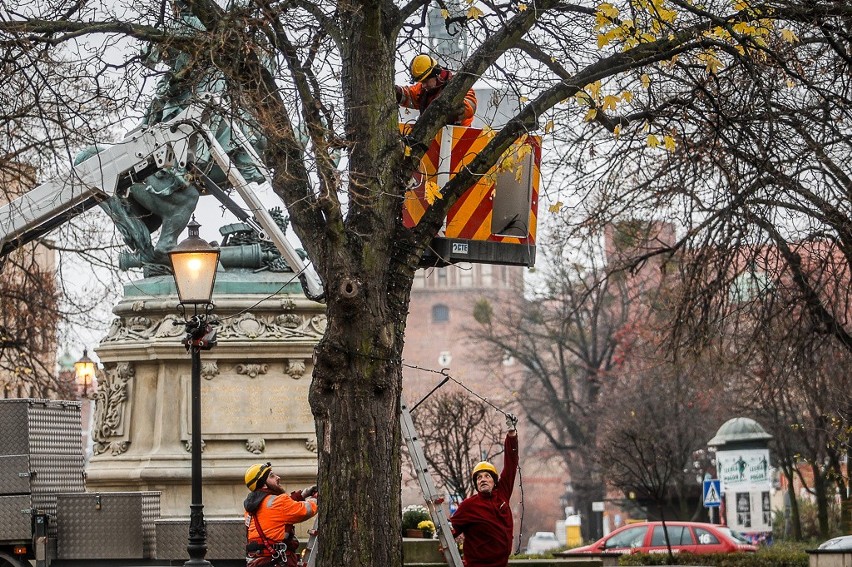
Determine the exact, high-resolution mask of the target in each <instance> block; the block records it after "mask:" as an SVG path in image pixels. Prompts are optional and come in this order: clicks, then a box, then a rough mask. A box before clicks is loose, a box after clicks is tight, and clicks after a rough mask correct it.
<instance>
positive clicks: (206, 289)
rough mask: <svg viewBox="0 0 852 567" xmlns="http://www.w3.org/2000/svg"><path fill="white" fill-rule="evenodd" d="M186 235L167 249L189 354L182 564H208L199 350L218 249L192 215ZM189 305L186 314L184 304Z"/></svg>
mask: <svg viewBox="0 0 852 567" xmlns="http://www.w3.org/2000/svg"><path fill="white" fill-rule="evenodd" d="M187 228H188V229H189V237H187V239H186V240H184V241H183V242H181V243H180V244H178V245H177V246H175V247H174V249H172V251H171V252H169V259H170V260H171V263H172V271H173V273H174V277H175V284H176V286H177V291H178V297H179V298H180V306H179V310H180V313H181V315H182V316H183V318H184V323H185V324H186V336H185V337H184V338H183V341H182V342H183V345H184V346H185V347H186V350H187V351H189V352H190V354H191V355H192V410H191V412H192V503H191V504H190V506H189V510H190V512H189V544H188V545H187V547H186V550H187V552H189V561H187V562H186V563H184V565H185V566H202V565H204V566H209V565H210V562H209V561H207V560H205V559H204V556H205V555H207V526H206V524H205V523H204V505H203V504H202V498H201V351H202V350H210V349H211V348H213V347H214V346H215V345H216V332H215V331H214V330H213V328H212V324H211V322H210V321H208V319H209V315H210V312H211V311H212V310H213V301H212V299H211V296H212V295H213V284H214V283H215V281H216V267H217V266H218V264H219V249H218V248H213V247H212V246H210V244H208V243H207V242H205V241H204V240H202V239H201V238H200V237H199V236H198V229H199V228H200V225H199V224H198V223H197V222H196V221H195V217H194V216H193V217H192V220H191V221H190V223H189V224H188V225H187ZM187 305H192V311H193V313H192V316H191V317H187V313H186V306H187Z"/></svg>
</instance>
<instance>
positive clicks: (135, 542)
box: [56, 492, 160, 560]
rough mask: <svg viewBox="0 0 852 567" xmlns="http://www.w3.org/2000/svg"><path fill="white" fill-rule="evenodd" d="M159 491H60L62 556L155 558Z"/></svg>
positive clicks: (59, 553) (58, 510)
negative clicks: (73, 492)
mask: <svg viewBox="0 0 852 567" xmlns="http://www.w3.org/2000/svg"><path fill="white" fill-rule="evenodd" d="M159 516H160V493H159V492H91V493H89V492H87V493H83V494H57V495H56V523H57V525H58V526H59V529H58V533H57V542H56V556H57V558H58V559H93V560H94V559H140V558H143V559H153V558H154V551H155V547H156V544H155V542H154V537H155V531H154V521H155V520H156V519H157V518H158V517H159Z"/></svg>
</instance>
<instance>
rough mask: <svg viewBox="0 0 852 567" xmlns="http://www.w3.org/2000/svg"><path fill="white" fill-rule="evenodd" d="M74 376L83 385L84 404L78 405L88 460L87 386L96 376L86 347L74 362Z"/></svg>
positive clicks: (89, 408) (89, 411)
mask: <svg viewBox="0 0 852 567" xmlns="http://www.w3.org/2000/svg"><path fill="white" fill-rule="evenodd" d="M74 376H75V381H76V382H77V384H78V385H82V386H83V399H85V400H86V401H85V402H84V404H85V405H84V406H80V409H81V411H82V412H83V419H84V423H83V433H84V434H85V437H84V438H83V439H84V444H85V447H86V462H88V460H89V457H91V455H92V453H91V447H92V413H93V412H92V400H90V399H89V386H90V385H92V384H94V382H95V377H96V376H97V368H96V367H95V361H94V360H92V359H91V358H89V351H88V349H85V348H84V349H83V356H82V358H80V360H78V361H77V362H75V363H74Z"/></svg>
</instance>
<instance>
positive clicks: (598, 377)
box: [471, 247, 632, 517]
mask: <svg viewBox="0 0 852 567" xmlns="http://www.w3.org/2000/svg"><path fill="white" fill-rule="evenodd" d="M554 248H556V247H554ZM543 277H544V282H543V284H542V286H541V287H542V288H543V289H542V290H541V291H540V292H537V293H534V294H532V296H531V297H524V296H518V297H516V300H515V301H513V302H508V303H503V304H499V305H492V304H484V303H482V302H480V304H479V305H477V308H476V309H475V311H474V316H475V318H476V320H477V322H478V323H479V324H480V326H479V328H476V329H472V330H471V332H472V333H473V335H474V336H475V337H476V339H477V341H479V343H480V344H482V345H483V346H484V349H483V351H482V353H481V355H480V358H481V360H482V363H483V364H493V363H494V361H498V363H499V362H501V361H502V360H503V359H504V358H506V357H511V358H512V359H513V360H514V361H515V362H516V363H517V364H519V365H520V366H521V368H522V369H523V371H522V373H521V374H522V378H521V379H520V382H519V383H517V384H511V385H509V386H510V387H512V389H514V390H517V391H518V392H519V393H522V394H521V395H518V396H517V400H518V403H519V405H520V407H521V415H522V416H523V418H524V420H525V421H527V422H528V423H529V424H530V425H532V426H533V428H534V431H535V432H536V434H537V435H540V436H542V437H543V438H544V439H545V440H546V443H547V444H548V445H549V446H550V447H552V449H553V450H554V451H555V452H556V454H557V455H559V457H560V459H561V460H562V461H563V463H564V466H565V468H566V470H567V471H568V473H569V478H570V480H571V484H572V487H573V489H574V490H573V493H572V496H573V498H574V501H573V502H570V503H569V505H571V506H573V507H574V508H575V509H576V510H578V511H582V512H583V513H585V514H587V515H586V517H592V514H591V503H592V502H594V501H600V500H602V499H603V497H604V481H603V478H602V477H601V476H600V474H599V472H598V469H597V462H596V460H595V459H594V453H595V450H596V442H595V440H596V438H597V435H598V433H597V426H598V424H599V421H600V417H601V415H600V407H601V403H602V400H601V393H602V392H603V391H605V387H606V383H607V382H608V381H609V380H611V379H612V372H613V371H614V370H615V369H616V368H617V366H618V364H619V361H618V357H619V346H620V340H621V336H622V334H623V333H624V332H625V330H626V328H627V327H628V323H629V321H630V320H631V316H632V313H631V311H630V309H629V307H628V305H629V303H630V298H629V296H628V290H627V288H626V287H625V285H624V279H623V278H622V279H619V278H608V277H607V275H606V274H605V272H604V271H603V270H601V269H596V268H594V267H592V268H586V267H584V266H581V265H579V264H576V263H571V262H566V263H562V262H553V263H552V264H551V265H550V266H549V267H548V268H546V270H545V275H544V276H543Z"/></svg>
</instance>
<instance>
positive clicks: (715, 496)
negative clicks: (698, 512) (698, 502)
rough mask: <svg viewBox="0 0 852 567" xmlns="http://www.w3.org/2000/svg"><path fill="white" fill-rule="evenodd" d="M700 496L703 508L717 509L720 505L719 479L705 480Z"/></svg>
mask: <svg viewBox="0 0 852 567" xmlns="http://www.w3.org/2000/svg"><path fill="white" fill-rule="evenodd" d="M702 495H703V500H704V507H705V508H717V507H718V506H719V505H720V504H722V484H721V482H720V481H719V479H718V478H713V479H710V480H705V481H704V492H703V493H702Z"/></svg>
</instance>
